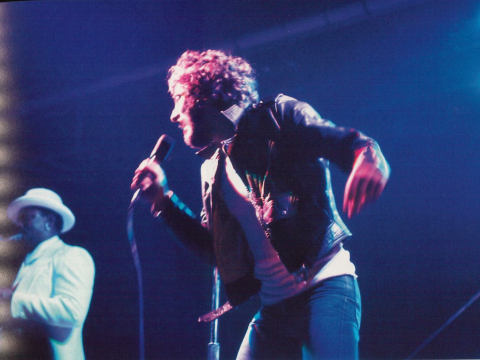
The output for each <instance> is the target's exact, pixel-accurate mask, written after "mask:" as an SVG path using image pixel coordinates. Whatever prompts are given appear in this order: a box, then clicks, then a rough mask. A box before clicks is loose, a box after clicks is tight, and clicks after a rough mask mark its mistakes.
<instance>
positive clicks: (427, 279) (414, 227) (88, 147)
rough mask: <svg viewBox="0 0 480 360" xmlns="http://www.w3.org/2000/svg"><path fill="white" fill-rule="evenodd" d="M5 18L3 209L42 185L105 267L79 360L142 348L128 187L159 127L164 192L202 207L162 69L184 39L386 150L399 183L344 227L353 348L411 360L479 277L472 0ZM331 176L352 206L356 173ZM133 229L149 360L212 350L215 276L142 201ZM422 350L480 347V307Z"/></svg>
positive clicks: (477, 52)
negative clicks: (218, 51)
mask: <svg viewBox="0 0 480 360" xmlns="http://www.w3.org/2000/svg"><path fill="white" fill-rule="evenodd" d="M0 23H1V27H0V30H1V31H0V39H1V41H2V42H3V45H2V48H1V49H0V50H2V52H1V53H0V55H1V56H0V59H1V62H2V66H3V68H5V69H7V70H8V71H9V74H8V76H7V75H1V76H0V79H2V76H3V77H8V79H10V80H9V81H10V82H9V87H5V86H4V87H2V86H0V92H1V91H3V93H8V94H9V97H8V98H9V99H10V100H11V102H10V103H9V106H8V107H5V108H4V109H3V113H2V116H3V120H5V119H7V120H8V121H10V122H11V124H12V125H13V126H14V127H15V128H16V129H17V131H16V132H15V133H13V134H14V135H15V137H14V138H7V137H5V136H4V137H3V138H1V141H2V145H11V146H12V148H15V149H16V151H17V158H16V161H15V162H14V163H13V164H10V165H6V164H3V165H2V167H1V168H0V170H1V174H3V175H5V174H6V175H5V176H7V175H8V174H13V175H12V176H14V177H13V178H14V179H16V180H15V183H14V187H13V189H12V190H11V191H9V192H8V193H7V194H4V193H2V203H4V204H7V203H8V202H9V201H11V200H12V199H14V198H15V197H17V196H20V195H22V194H23V193H24V192H25V191H26V190H28V189H29V188H31V187H47V188H50V189H53V190H55V191H57V192H58V193H59V194H61V196H62V197H63V199H64V202H65V203H66V204H67V205H68V206H69V207H70V208H71V209H72V211H73V212H74V213H75V215H76V217H77V225H76V227H75V228H74V230H73V231H71V232H69V233H67V234H65V235H64V236H63V239H64V240H65V241H66V242H68V243H71V244H76V245H80V246H83V247H85V248H86V249H87V250H88V251H89V252H90V253H91V254H92V256H93V258H94V260H95V263H96V270H97V274H96V281H95V289H94V295H93V299H92V304H91V308H90V313H89V316H88V318H87V321H86V323H85V330H84V342H85V351H86V355H87V358H88V359H98V360H107V359H136V358H138V338H139V335H138V319H139V316H138V291H137V277H136V272H135V267H134V264H133V260H132V254H131V250H130V246H129V242H128V238H127V232H126V218H127V208H128V204H129V201H130V198H131V192H130V189H129V185H130V181H131V178H132V176H133V172H134V170H135V168H136V167H137V166H138V164H139V163H140V161H141V160H142V159H143V158H145V157H147V156H148V155H149V154H150V151H151V149H152V147H153V146H154V145H155V142H156V141H157V139H158V137H159V136H160V135H161V134H164V133H167V134H170V135H171V136H173V137H174V138H175V139H176V140H177V145H176V147H175V149H174V151H173V154H172V157H171V159H170V161H168V162H166V163H165V166H164V168H165V170H166V172H167V175H168V176H169V182H170V185H171V188H172V189H173V190H174V191H175V192H176V193H177V194H178V196H179V197H180V198H182V199H183V200H184V201H185V202H186V203H188V204H189V205H190V207H191V208H192V209H193V210H194V211H195V212H196V213H198V212H199V211H200V207H201V199H200V183H199V181H200V176H199V166H200V164H201V162H200V159H198V158H197V157H196V156H195V155H194V151H193V150H192V149H189V148H187V147H186V146H185V145H184V144H183V141H182V136H181V133H180V131H179V130H178V129H177V128H176V126H175V125H173V124H171V123H170V122H169V114H170V112H171V110H172V108H173V103H172V100H171V99H170V98H169V95H168V93H167V86H166V82H165V78H166V74H167V70H168V68H169V67H170V66H171V65H173V64H174V62H175V60H176V58H177V57H178V56H180V54H181V53H182V52H183V51H184V50H186V49H193V50H203V49H208V48H222V49H226V50H231V51H232V52H233V53H234V54H236V55H240V56H243V57H245V58H247V59H248V60H249V61H250V62H252V63H253V65H254V67H255V68H256V69H257V71H258V80H259V86H260V93H261V96H264V97H266V96H272V95H275V94H277V93H279V92H282V93H285V94H288V95H290V96H293V97H296V98H298V99H301V100H304V101H307V102H309V103H310V104H311V105H313V106H314V107H315V108H316V109H317V110H318V111H319V113H320V114H321V115H322V116H323V117H324V118H327V119H330V120H332V121H333V122H335V123H337V124H340V125H345V126H350V127H354V128H358V129H360V130H362V131H363V132H364V133H366V134H367V135H369V136H372V137H373V138H375V139H376V140H378V142H379V143H380V145H381V147H382V150H383V152H384V154H385V156H386V157H387V159H388V160H389V162H390V165H391V168H392V176H391V180H390V182H389V185H388V186H387V188H386V190H385V192H384V194H383V196H382V198H381V199H380V200H379V201H378V202H377V203H376V204H375V205H373V206H370V207H369V208H367V209H366V210H365V211H364V212H363V213H361V214H360V215H358V216H357V217H355V218H354V219H352V220H347V221H346V223H347V225H348V226H349V228H350V229H351V230H352V232H353V233H354V237H353V238H352V240H351V241H350V242H349V243H348V244H347V248H348V249H349V250H350V251H351V255H352V259H353V262H354V263H355V265H356V267H357V273H358V275H359V279H358V280H359V284H360V287H361V291H362V301H363V319H362V328H361V342H360V353H361V358H362V359H403V358H407V357H408V356H409V355H410V354H411V353H412V352H413V351H414V350H415V349H417V348H418V346H420V344H421V343H423V342H424V341H425V340H426V339H427V338H428V337H429V336H430V335H431V334H432V333H434V332H435V331H436V330H437V329H438V328H439V327H440V326H442V325H443V324H444V323H445V322H446V321H447V320H448V319H449V318H450V317H451V316H452V315H453V314H454V313H456V312H457V311H458V310H459V309H460V308H462V306H464V305H465V304H466V303H467V302H468V300H469V299H471V298H472V297H473V296H474V295H475V294H476V293H477V292H478V291H479V290H480V261H479V253H480V242H479V230H480V226H479V223H478V221H479V217H478V213H479V210H480V199H479V191H478V178H479V177H480V162H479V156H478V154H479V150H480V149H479V145H478V140H479V129H480V125H479V115H480V104H479V100H480V4H479V2H478V1H469V0H456V1H450V0H444V1H441V0H439V1H420V0H418V1H401V0H384V1H379V0H376V1H374V0H371V1H333V0H330V1H328V0H322V1H320V0H316V1H281V0H278V1H271V0H268V1H253V0H239V1H218V0H209V1H208V0H196V1H193V0H192V1H186V0H179V1H158V2H153V1H151V2H144V1H129V2H118V1H79V2H77V1H34V2H32V1H25V2H11V3H2V4H0ZM5 54H6V55H5ZM2 74H3V73H2ZM0 105H1V104H0ZM0 110H1V109H0ZM7 115H8V116H7ZM12 136H13V135H12ZM3 175H2V176H3ZM332 176H333V178H334V189H335V193H336V196H337V203H338V204H339V207H340V208H341V201H342V199H343V188H344V184H345V181H346V178H347V177H346V175H345V174H343V173H341V172H340V171H339V170H337V169H333V174H332ZM4 226H6V225H4ZM135 229H136V237H137V242H138V251H139V255H140V260H141V265H142V270H143V276H144V279H143V280H144V281H143V283H144V292H145V293H144V295H145V343H146V357H147V359H152V360H157V359H158V360H160V359H166V360H167V359H168V360H175V359H181V360H187V359H191V360H194V359H205V358H206V350H207V343H208V341H209V326H208V325H204V324H198V323H197V318H198V316H199V315H202V314H203V313H205V312H207V311H209V309H210V296H211V277H212V276H211V275H212V274H211V272H212V269H211V268H210V267H208V266H206V265H204V264H202V263H200V262H199V261H197V259H196V258H194V257H193V256H192V255H190V254H189V253H187V252H186V251H184V249H182V248H181V247H180V246H179V245H177V243H176V242H175V241H174V240H173V239H172V238H171V237H170V235H169V233H168V232H167V231H166V229H165V228H163V227H162V226H159V225H158V224H154V221H153V220H152V218H151V217H150V214H149V210H148V208H147V206H145V205H140V206H139V207H138V208H137V209H136V212H135ZM7 230H8V231H10V230H9V229H7ZM12 231H14V230H12ZM257 305H258V303H257V302H256V301H253V302H250V303H248V304H246V305H244V306H242V307H240V308H238V309H236V310H234V311H231V312H230V313H228V314H227V315H225V316H223V317H222V318H221V319H220V321H219V342H220V344H221V357H222V359H234V358H235V354H236V350H237V348H238V346H239V344H240V342H241V340H242V337H243V333H244V330H245V327H246V325H247V324H248V322H249V320H250V319H251V317H252V316H253V314H254V312H255V309H256V306H257ZM417 357H418V358H423V359H427V358H428V359H433V358H435V359H441V358H442V359H447V358H448V359H452V358H480V303H478V302H473V304H472V305H471V306H469V307H468V308H467V309H466V310H465V311H464V312H463V313H462V314H461V315H460V316H458V318H456V319H455V320H454V321H453V322H452V323H451V324H450V325H449V326H448V327H447V328H446V329H445V330H444V331H442V332H441V333H440V334H439V335H438V336H437V337H435V338H434V339H433V341H432V342H431V343H429V344H428V345H427V346H426V347H425V348H424V349H423V350H422V351H420V352H419V353H418V355H417Z"/></svg>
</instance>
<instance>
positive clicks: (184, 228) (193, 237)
mask: <svg viewBox="0 0 480 360" xmlns="http://www.w3.org/2000/svg"><path fill="white" fill-rule="evenodd" d="M159 219H160V220H161V221H163V222H164V223H165V224H166V225H167V226H168V228H169V230H170V231H171V233H172V234H173V235H174V237H175V238H176V239H177V240H178V241H179V242H180V243H181V244H182V245H183V246H184V247H186V248H187V249H188V250H190V251H192V252H193V253H194V254H196V255H197V256H199V257H200V259H201V260H202V261H205V262H207V263H209V264H211V263H213V262H214V261H213V258H214V256H213V238H212V234H211V232H210V231H209V230H208V229H207V228H206V226H204V225H203V224H202V223H200V222H199V221H198V220H197V219H196V218H195V216H194V214H193V213H192V212H191V211H190V209H188V208H187V207H186V206H185V205H184V204H183V203H182V202H181V201H180V200H179V199H178V197H176V196H175V195H174V196H172V197H170V201H169V202H168V204H167V207H166V208H165V210H163V211H162V212H161V214H160V216H159Z"/></svg>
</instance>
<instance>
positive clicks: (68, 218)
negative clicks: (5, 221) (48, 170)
mask: <svg viewBox="0 0 480 360" xmlns="http://www.w3.org/2000/svg"><path fill="white" fill-rule="evenodd" d="M27 206H39V207H42V208H46V209H49V210H52V211H53V212H56V213H57V214H58V215H60V216H61V217H62V219H63V228H62V231H60V232H61V233H62V234H63V233H66V232H67V231H69V230H70V229H71V228H73V225H75V215H73V213H72V211H71V210H70V209H69V208H68V207H66V206H65V205H64V204H63V201H62V198H61V197H60V196H59V195H58V194H57V193H56V192H54V191H52V190H48V189H44V188H35V189H30V190H28V191H27V192H26V193H25V195H23V196H20V197H19V198H17V199H15V200H13V201H12V203H11V204H10V205H9V206H8V208H7V216H8V217H9V219H10V220H12V221H13V222H14V223H15V224H18V213H19V212H20V210H21V209H23V208H24V207H27Z"/></svg>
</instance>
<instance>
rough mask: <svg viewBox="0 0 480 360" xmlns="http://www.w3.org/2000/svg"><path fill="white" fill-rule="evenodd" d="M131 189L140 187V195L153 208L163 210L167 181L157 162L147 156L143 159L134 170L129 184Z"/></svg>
mask: <svg viewBox="0 0 480 360" xmlns="http://www.w3.org/2000/svg"><path fill="white" fill-rule="evenodd" d="M130 188H131V189H132V190H134V191H135V190H138V189H140V190H141V191H142V197H143V198H144V199H146V200H147V201H149V202H150V203H151V204H152V205H153V207H154V208H155V210H157V211H160V210H163V207H164V206H165V204H166V200H167V199H168V197H167V196H166V195H165V194H166V193H167V192H168V183H167V177H166V176H165V172H164V171H163V169H162V168H161V167H160V165H159V164H158V162H156V161H155V160H153V159H150V158H147V159H145V160H143V161H142V162H141V163H140V165H139V166H138V168H137V170H135V175H134V177H133V179H132V184H131V185H130Z"/></svg>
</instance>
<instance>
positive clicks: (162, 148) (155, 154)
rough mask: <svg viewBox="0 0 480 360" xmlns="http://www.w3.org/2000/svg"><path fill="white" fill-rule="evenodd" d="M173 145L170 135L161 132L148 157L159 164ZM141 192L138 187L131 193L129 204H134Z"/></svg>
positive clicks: (168, 154) (166, 156)
mask: <svg viewBox="0 0 480 360" xmlns="http://www.w3.org/2000/svg"><path fill="white" fill-rule="evenodd" d="M173 145H175V140H173V138H172V137H170V136H168V135H166V134H163V135H162V136H160V138H159V139H158V141H157V143H156V144H155V147H154V148H153V150H152V153H151V154H150V159H152V160H153V161H156V162H157V163H159V164H161V163H162V162H164V161H165V160H166V159H168V157H169V156H170V153H171V152H172V149H173ZM141 194H142V191H141V189H138V190H137V191H136V192H135V194H133V197H132V200H131V202H130V206H132V205H133V204H135V203H136V202H137V201H138V199H140V196H141Z"/></svg>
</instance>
